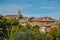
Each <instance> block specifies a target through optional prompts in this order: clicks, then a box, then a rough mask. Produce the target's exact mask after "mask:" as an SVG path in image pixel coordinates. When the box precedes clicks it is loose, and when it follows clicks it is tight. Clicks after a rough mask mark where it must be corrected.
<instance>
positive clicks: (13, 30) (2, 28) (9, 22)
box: [0, 15, 60, 40]
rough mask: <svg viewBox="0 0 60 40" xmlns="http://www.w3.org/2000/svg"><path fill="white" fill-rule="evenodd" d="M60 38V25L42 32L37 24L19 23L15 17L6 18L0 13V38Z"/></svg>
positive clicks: (14, 39)
mask: <svg viewBox="0 0 60 40" xmlns="http://www.w3.org/2000/svg"><path fill="white" fill-rule="evenodd" d="M5 39H7V40H60V26H59V27H58V28H57V27H56V28H51V29H50V32H46V33H42V32H40V30H39V27H38V26H33V27H32V26H30V25H29V24H27V25H26V26H22V25H19V21H18V20H17V19H6V18H5V17H4V16H2V15H0V40H5Z"/></svg>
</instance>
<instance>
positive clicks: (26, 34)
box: [16, 32, 36, 40]
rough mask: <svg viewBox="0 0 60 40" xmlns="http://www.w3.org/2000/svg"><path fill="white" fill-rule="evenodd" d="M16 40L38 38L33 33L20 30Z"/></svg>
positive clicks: (34, 39)
mask: <svg viewBox="0 0 60 40" xmlns="http://www.w3.org/2000/svg"><path fill="white" fill-rule="evenodd" d="M16 40H36V38H35V36H34V35H33V34H32V33H29V32H18V34H17V37H16Z"/></svg>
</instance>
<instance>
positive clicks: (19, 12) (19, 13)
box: [18, 9, 22, 19]
mask: <svg viewBox="0 0 60 40" xmlns="http://www.w3.org/2000/svg"><path fill="white" fill-rule="evenodd" d="M18 18H19V19H20V18H22V15H21V11H20V9H19V10H18Z"/></svg>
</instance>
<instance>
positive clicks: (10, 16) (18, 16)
mask: <svg viewBox="0 0 60 40" xmlns="http://www.w3.org/2000/svg"><path fill="white" fill-rule="evenodd" d="M20 13H21V12H20V10H18V13H17V15H6V16H5V17H6V18H7V19H10V18H15V19H20V18H22V15H21V14H20Z"/></svg>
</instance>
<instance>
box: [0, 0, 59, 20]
mask: <svg viewBox="0 0 60 40" xmlns="http://www.w3.org/2000/svg"><path fill="white" fill-rule="evenodd" d="M19 9H20V11H21V14H22V15H23V16H24V17H43V16H49V17H52V18H54V19H59V18H60V0H0V14H2V15H8V14H17V11H18V10H19Z"/></svg>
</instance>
